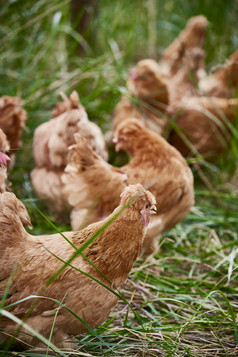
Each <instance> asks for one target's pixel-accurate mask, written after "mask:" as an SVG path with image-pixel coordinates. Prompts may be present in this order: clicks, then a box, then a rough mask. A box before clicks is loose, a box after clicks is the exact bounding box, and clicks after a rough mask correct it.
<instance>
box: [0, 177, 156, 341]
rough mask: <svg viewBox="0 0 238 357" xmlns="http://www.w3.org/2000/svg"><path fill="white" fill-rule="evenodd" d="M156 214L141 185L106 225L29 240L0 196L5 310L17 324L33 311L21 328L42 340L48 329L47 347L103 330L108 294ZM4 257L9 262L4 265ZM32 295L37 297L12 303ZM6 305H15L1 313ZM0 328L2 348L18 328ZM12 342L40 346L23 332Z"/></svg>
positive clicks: (10, 202) (0, 324)
mask: <svg viewBox="0 0 238 357" xmlns="http://www.w3.org/2000/svg"><path fill="white" fill-rule="evenodd" d="M155 210H156V201H155V198H154V196H153V195H152V194H151V193H150V192H149V191H146V190H145V189H144V188H143V187H142V186H141V185H139V184H137V185H130V186H128V187H126V188H125V189H124V191H123V192H122V194H121V199H120V204H119V206H118V207H117V208H116V209H115V210H114V211H113V212H112V213H111V214H110V215H109V216H108V217H107V218H106V219H105V220H103V221H102V222H98V223H94V224H91V225H90V226H88V227H87V228H85V229H83V230H82V231H78V232H65V233H64V236H65V237H66V238H67V240H68V242H67V240H66V239H64V238H63V237H62V236H61V235H60V234H53V235H49V236H32V235H30V234H28V233H27V232H26V231H25V229H24V228H23V226H22V223H21V221H20V219H19V212H18V210H17V204H16V197H15V195H14V194H12V193H4V194H1V195H0V222H1V224H0V246H1V253H2V254H1V255H0V262H1V267H2V269H1V272H0V279H1V288H0V294H3V293H4V291H5V289H6V287H7V284H8V279H9V276H10V274H11V272H12V269H14V273H13V274H12V276H11V279H12V281H11V285H10V288H9V291H8V296H7V299H6V301H5V306H6V307H5V308H6V309H7V311H9V312H11V313H12V314H14V315H15V316H17V317H18V318H20V319H22V318H24V316H25V315H26V314H27V312H28V311H29V309H31V313H30V314H28V318H27V324H28V325H29V326H30V327H31V328H33V329H35V330H36V331H37V332H38V333H40V334H41V335H43V336H44V337H46V338H47V339H49V338H50V335H51V330H52V329H53V334H52V338H51V342H53V343H54V344H55V345H56V346H58V347H69V346H70V339H71V341H72V337H70V336H71V335H77V334H80V333H83V332H85V331H87V328H86V327H85V323H86V324H88V325H89V326H90V327H91V328H96V327H97V326H99V325H100V324H102V322H104V321H105V320H106V319H107V317H108V315H109V313H110V311H111V309H112V308H113V307H114V306H115V305H116V304H117V301H118V297H117V296H118V295H115V294H114V293H113V290H115V289H120V288H121V287H122V286H123V285H124V283H125V281H126V279H127V276H128V274H129V272H130V270H131V268H132V266H133V263H134V262H135V260H136V258H137V256H138V254H139V252H140V250H141V247H142V242H143V239H144V236H145V233H146V229H147V225H148V223H149V220H150V214H151V213H153V212H154V211H155ZM83 248H85V249H83ZM81 252H82V253H81ZM6 253H7V254H8V256H11V259H6V255H5V254H6ZM90 261H91V262H92V263H93V265H91V264H90ZM64 262H68V265H66V264H64ZM9 264H10V268H9ZM99 270H100V271H99ZM88 275H89V276H92V278H90V277H88ZM52 276H54V279H52V280H53V281H52V282H51V283H50V279H51V277H52ZM95 279H97V280H98V281H99V282H102V283H103V284H104V285H105V286H102V285H100V284H99V282H98V281H96V280H95ZM107 287H108V289H107ZM30 295H38V296H41V297H39V298H37V299H26V300H24V301H21V302H20V303H17V302H18V301H19V300H21V299H24V298H26V297H28V296H30ZM42 296H43V297H42ZM57 301H59V302H57ZM9 304H13V305H11V306H9V307H7V305H9ZM33 306H34V308H32V307H33ZM71 311H72V312H71ZM73 314H76V315H77V316H79V318H80V319H81V320H82V321H84V323H81V322H80V321H79V320H78V319H77V318H76V317H75V316H74V315H73ZM0 328H1V331H0V343H5V342H6V341H7V340H8V339H9V335H11V334H13V333H14V332H15V331H16V329H17V328H18V325H17V324H15V323H13V322H12V321H11V320H10V319H8V318H7V317H4V316H2V317H1V319H0ZM18 337H19V338H20V340H22V341H23V342H24V343H26V344H30V345H34V346H42V343H41V341H40V340H38V339H36V338H34V337H32V336H31V335H30V334H29V332H28V331H27V330H24V329H22V331H21V332H20V334H19V335H18Z"/></svg>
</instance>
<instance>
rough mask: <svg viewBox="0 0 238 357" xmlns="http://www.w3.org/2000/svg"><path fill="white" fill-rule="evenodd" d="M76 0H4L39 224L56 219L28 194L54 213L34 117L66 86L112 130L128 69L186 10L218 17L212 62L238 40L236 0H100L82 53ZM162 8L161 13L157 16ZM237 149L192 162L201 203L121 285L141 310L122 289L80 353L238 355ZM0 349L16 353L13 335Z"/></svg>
mask: <svg viewBox="0 0 238 357" xmlns="http://www.w3.org/2000/svg"><path fill="white" fill-rule="evenodd" d="M69 2H70V1H69V0H52V1H51V2H47V1H45V0H38V1H33V0H28V1H24V2H22V1H20V0H6V1H5V2H3V4H2V6H1V9H0V19H1V28H0V44H1V53H0V74H1V81H0V95H4V94H7V95H18V96H21V97H22V98H23V99H24V100H25V109H26V110H27V112H28V121H27V128H26V130H25V131H24V133H23V146H22V148H21V150H20V151H19V153H18V154H17V157H16V165H15V168H14V170H13V171H12V172H10V180H11V181H12V182H13V185H12V189H13V191H14V192H15V193H16V194H17V195H18V197H20V198H21V199H25V201H24V202H25V203H26V204H27V207H28V208H29V210H30V214H31V217H32V221H33V225H34V231H33V233H35V234H42V233H49V232H55V228H54V226H52V225H51V224H49V223H48V222H47V220H45V218H44V217H42V216H41V215H40V214H39V212H38V211H37V210H35V209H34V208H33V206H32V204H31V202H32V201H33V202H34V204H35V205H37V207H38V209H40V210H41V211H42V212H44V214H45V215H46V216H47V217H48V218H49V220H52V221H53V220H54V217H53V216H52V215H50V214H49V213H48V211H47V209H46V207H45V206H44V203H43V202H42V201H41V200H39V199H38V198H37V197H36V196H35V194H34V192H33V190H32V187H31V184H30V180H29V173H30V171H31V169H32V168H33V166H34V163H33V158H32V137H33V132H34V130H35V128H36V127H37V126H38V125H39V124H41V123H42V122H44V121H46V120H48V119H50V117H51V110H52V108H53V106H54V104H55V102H56V101H57V100H58V94H59V92H60V91H61V90H63V91H65V92H66V94H69V93H70V92H71V91H72V90H73V89H76V90H77V91H78V92H79V95H80V100H81V102H82V104H83V105H85V107H86V110H87V112H88V114H89V118H90V119H91V120H93V121H95V122H97V123H98V124H99V125H100V126H101V127H102V129H103V130H104V131H105V130H106V129H108V128H109V127H110V121H111V115H112V111H113V108H114V107H115V105H116V103H117V101H118V100H119V97H120V94H121V93H122V92H123V91H124V90H125V79H126V76H127V70H128V68H129V67H130V66H131V65H132V64H134V63H135V62H136V61H137V60H139V59H141V58H145V57H149V56H152V55H153V56H154V57H155V58H157V59H158V58H159V56H160V54H161V53H162V51H163V49H164V48H165V47H166V46H168V45H169V44H170V43H171V41H172V40H173V39H174V38H175V37H176V36H177V34H178V33H179V32H180V31H181V30H182V29H183V28H184V26H185V24H186V21H187V20H188V18H189V17H191V16H194V15H199V14H204V15H205V16H207V18H208V20H209V21H210V25H209V28H208V31H207V37H206V41H205V50H206V63H207V68H208V69H210V68H212V67H213V66H214V65H216V64H218V63H222V62H224V60H225V58H226V57H228V56H229V55H230V54H231V53H232V52H233V51H234V50H235V49H236V48H237V46H238V31H237V28H238V24H237V19H236V13H237V10H238V6H237V2H236V1H230V2H227V1H225V0H217V1H216V3H215V4H214V3H211V1H206V0H199V1H197V0H196V1H195V0H192V1H190V2H184V1H182V0H176V1H175V0H167V1H165V0H160V1H152V0H151V1H150V0H147V1H146V0H138V1H136V2H129V1H126V0H120V1H109V0H101V1H100V4H99V9H98V15H97V17H96V18H95V21H94V23H93V26H94V32H95V43H94V44H91V47H88V48H87V47H86V54H85V56H84V57H78V56H77V55H76V53H75V48H76V47H77V44H78V43H79V41H80V36H79V35H78V34H77V32H76V31H75V30H74V29H73V28H72V26H71V24H70V14H69ZM153 9H154V13H155V14H156V17H153V21H152V22H150V18H149V14H150V16H151V14H152V13H153ZM153 46H154V47H155V48H153ZM234 127H235V125H234ZM231 148H232V150H229V151H228V152H227V154H226V155H224V156H222V157H220V158H217V160H216V162H214V163H212V164H211V163H206V162H204V164H203V165H202V166H201V167H200V170H201V172H200V174H199V171H198V172H197V171H196V169H195V168H196V167H195V168H194V175H195V187H196V190H195V194H196V203H195V207H194V208H193V210H192V212H191V213H190V214H189V216H188V217H187V219H186V220H185V221H184V222H182V223H181V224H179V225H177V226H176V227H175V228H173V229H172V230H170V232H168V233H167V234H165V235H164V236H163V237H161V240H160V242H159V246H160V249H159V251H158V253H156V254H155V255H154V256H153V257H149V258H148V259H147V260H145V261H143V260H141V259H138V261H137V263H136V265H135V267H134V269H133V272H132V273H131V275H130V279H131V281H128V282H127V284H126V287H125V289H124V290H123V291H122V294H123V295H124V296H125V298H126V299H127V301H130V302H131V304H130V305H131V307H132V308H133V310H134V312H132V310H131V309H130V308H125V300H124V299H122V300H121V301H120V303H119V305H118V307H117V308H116V309H115V311H114V312H113V313H112V314H111V318H110V319H109V320H108V321H106V322H105V323H104V324H103V325H102V326H100V327H99V328H98V329H96V330H95V331H94V332H93V331H89V333H88V334H87V335H85V336H79V337H78V344H75V355H84V356H107V355H108V356H121V355H124V356H166V357H167V356H194V357H199V356H209V357H210V356H235V355H236V354H238V349H237V344H238V332H237V323H236V314H237V312H238V306H237V297H238V290H237V284H236V279H237V253H238V251H237V242H238V221H237V211H238V209H237V198H238V197H237V191H238V189H237V187H238V183H236V182H234V183H233V184H231V183H230V182H229V181H230V180H229V175H230V174H231V173H233V172H234V170H235V168H236V167H237V158H238V143H237V138H236V137H235V136H234V138H233V139H232V141H231ZM201 173H202V175H201ZM201 177H202V179H201ZM57 229H59V230H66V229H69V227H65V226H57ZM2 350H3V351H5V352H4V354H5V355H7V351H6V348H4V346H3V347H2ZM16 353H17V352H16ZM64 353H65V354H66V355H67V354H68V353H67V351H66V352H65V351H64ZM49 354H50V352H49ZM9 355H11V352H9ZM21 355H24V356H32V355H33V352H24V351H22V352H21ZM38 355H40V354H38ZM43 355H44V354H43ZM35 356H37V354H36V353H35Z"/></svg>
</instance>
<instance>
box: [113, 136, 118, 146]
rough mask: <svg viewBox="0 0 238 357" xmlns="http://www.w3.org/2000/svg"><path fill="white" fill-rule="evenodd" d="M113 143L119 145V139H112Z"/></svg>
mask: <svg viewBox="0 0 238 357" xmlns="http://www.w3.org/2000/svg"><path fill="white" fill-rule="evenodd" d="M112 142H113V144H117V143H118V139H117V138H115V136H114V137H113V138H112Z"/></svg>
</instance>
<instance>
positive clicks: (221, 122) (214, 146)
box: [169, 97, 238, 159]
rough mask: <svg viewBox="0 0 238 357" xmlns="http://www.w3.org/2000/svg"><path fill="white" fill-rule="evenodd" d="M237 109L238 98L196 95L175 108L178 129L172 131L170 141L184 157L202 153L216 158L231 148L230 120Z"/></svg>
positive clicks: (208, 157) (207, 157) (206, 157)
mask: <svg viewBox="0 0 238 357" xmlns="http://www.w3.org/2000/svg"><path fill="white" fill-rule="evenodd" d="M237 110H238V99H224V98H216V97H210V98H209V97H192V98H190V99H189V100H187V102H186V103H184V106H178V107H177V108H174V121H175V122H176V125H177V127H178V130H176V129H175V130H173V131H172V132H171V134H170V137H169V142H170V143H171V144H172V145H173V146H174V147H176V148H177V149H178V150H179V151H180V152H181V153H182V155H183V156H191V155H194V154H197V153H200V154H202V155H204V158H205V159H211V158H214V156H216V155H217V154H219V153H220V152H222V151H224V149H225V148H228V147H229V141H230V138H231V135H232V133H231V129H230V124H231V123H230V122H232V121H233V120H234V118H235V115H236V114H237Z"/></svg>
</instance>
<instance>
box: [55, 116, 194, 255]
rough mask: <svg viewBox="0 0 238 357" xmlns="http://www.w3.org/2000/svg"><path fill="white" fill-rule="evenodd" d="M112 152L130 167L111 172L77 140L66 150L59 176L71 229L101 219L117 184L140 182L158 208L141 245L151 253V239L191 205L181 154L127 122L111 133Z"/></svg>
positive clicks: (188, 172) (117, 189)
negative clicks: (65, 162) (118, 152)
mask: <svg viewBox="0 0 238 357" xmlns="http://www.w3.org/2000/svg"><path fill="white" fill-rule="evenodd" d="M114 141H115V142H116V149H117V150H124V151H126V152H127V154H128V155H130V156H131V160H130V162H129V163H128V164H127V165H125V166H123V167H121V168H120V169H118V168H115V167H113V166H111V165H109V164H108V163H106V162H105V161H103V160H102V159H101V158H100V157H99V156H98V155H97V154H96V153H94V152H93V151H92V149H90V147H89V146H88V145H87V144H86V142H85V140H83V139H81V140H79V141H78V143H77V144H76V145H74V146H73V147H71V150H70V154H69V164H68V165H67V167H66V169H65V171H66V173H65V175H64V176H63V177H62V179H63V181H64V184H65V194H66V196H67V197H68V201H69V203H70V204H71V205H72V206H74V207H75V208H74V209H73V211H72V213H71V224H72V226H73V229H78V228H79V227H80V225H81V224H85V221H87V220H88V222H94V221H97V220H99V219H103V217H105V216H106V215H107V214H108V211H109V212H110V210H111V209H113V208H114V207H116V205H117V204H118V201H119V196H120V192H121V189H122V187H123V185H125V184H135V183H138V182H139V183H141V184H142V185H143V186H145V187H147V188H148V189H149V190H150V191H151V192H152V193H153V194H154V195H155V197H156V201H157V202H158V205H159V210H158V214H157V215H155V216H154V217H153V218H152V220H151V224H150V225H149V229H148V232H147V235H146V238H145V240H144V245H143V251H144V253H146V254H150V253H153V252H154V251H155V249H156V241H157V238H158V237H159V236H160V235H161V234H162V233H164V232H166V231H167V230H168V229H169V228H171V227H173V226H174V225H175V224H177V223H178V222H180V221H182V220H183V219H184V218H185V217H186V215H187V214H188V213H189V211H190V209H191V207H192V206H193V203H194V195H193V175H192V172H191V170H190V168H189V167H188V165H187V163H186V161H185V159H184V158H183V157H182V155H181V154H180V153H179V152H178V151H177V150H176V149H175V148H173V147H172V146H171V145H170V144H168V143H167V141H166V140H165V139H163V138H162V137H161V136H160V135H158V134H156V133H154V132H152V131H150V130H149V129H147V128H144V127H143V125H142V124H141V123H140V122H139V121H138V120H136V119H128V120H126V121H124V122H122V123H121V125H120V126H118V128H117V130H116V132H115V139H114Z"/></svg>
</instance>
